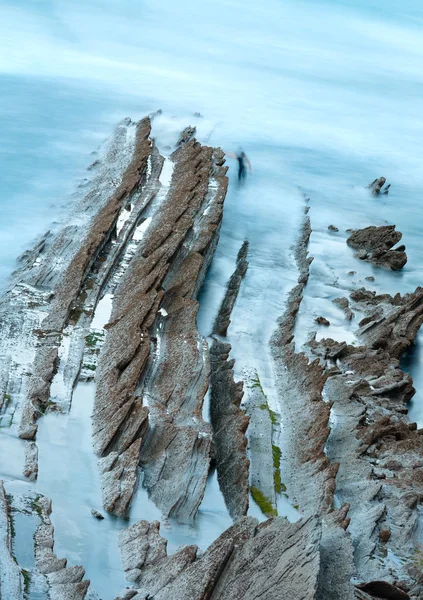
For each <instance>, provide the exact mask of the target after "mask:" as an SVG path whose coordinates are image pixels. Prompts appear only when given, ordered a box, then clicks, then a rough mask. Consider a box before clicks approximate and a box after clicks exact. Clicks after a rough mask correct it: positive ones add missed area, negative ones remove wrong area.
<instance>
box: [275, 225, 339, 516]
mask: <svg viewBox="0 0 423 600" xmlns="http://www.w3.org/2000/svg"><path fill="white" fill-rule="evenodd" d="M310 234H311V226H310V219H309V217H308V216H305V218H304V223H303V227H302V232H301V235H300V238H299V240H298V243H297V246H296V252H295V254H296V260H297V264H298V267H299V271H300V275H299V279H298V285H297V286H295V287H294V288H293V290H291V292H290V294H289V297H288V301H287V309H286V312H285V314H284V315H283V317H282V318H281V319H280V320H279V323H278V329H277V331H276V332H275V334H274V336H273V338H272V341H271V345H272V352H273V356H274V359H275V365H276V374H277V387H278V393H279V398H280V401H281V404H282V406H283V408H284V409H286V411H287V414H289V415H290V417H289V421H290V423H292V425H293V427H292V428H291V429H290V431H289V432H287V435H289V437H290V442H289V443H288V444H287V450H286V452H285V453H284V455H283V461H284V463H286V464H285V469H286V471H287V472H289V471H291V470H292V471H291V472H292V474H294V473H295V477H294V476H293V477H292V484H293V487H292V488H291V489H290V492H291V494H292V495H293V498H294V500H295V503H296V504H298V505H299V507H300V510H306V511H307V510H310V511H316V512H320V511H322V510H323V511H324V510H328V509H329V508H331V506H332V500H333V491H334V489H335V475H336V470H337V465H331V464H330V461H329V460H328V458H327V457H326V455H325V453H324V446H325V443H326V440H327V437H328V435H329V426H328V423H329V413H330V406H329V405H328V404H326V403H325V402H323V399H322V390H323V387H324V384H325V380H326V377H325V375H324V373H323V369H322V368H321V367H320V366H319V364H318V361H314V362H312V363H309V362H308V360H307V357H306V356H305V354H304V353H297V352H296V351H295V342H294V335H293V332H294V325H295V319H296V316H297V313H298V310H299V307H300V304H301V300H302V294H303V290H304V286H305V285H306V283H307V281H308V278H309V266H310V264H311V262H312V258H309V257H308V250H307V246H308V241H309V238H310ZM291 453H292V454H291Z"/></svg>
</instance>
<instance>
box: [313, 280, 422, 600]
mask: <svg viewBox="0 0 423 600" xmlns="http://www.w3.org/2000/svg"><path fill="white" fill-rule="evenodd" d="M351 298H352V300H353V301H354V302H355V303H356V306H357V308H359V309H360V311H361V312H364V313H365V314H367V316H366V317H365V318H364V319H363V320H362V321H361V323H360V325H361V328H360V329H359V330H358V332H357V335H358V338H359V340H360V341H361V342H362V343H363V345H362V346H360V347H355V346H351V345H347V344H346V343H339V342H335V341H333V340H330V339H328V340H321V341H320V342H316V341H311V342H310V344H309V348H310V350H311V352H312V354H313V355H314V356H319V357H320V360H321V364H322V365H324V368H325V370H326V372H327V374H328V376H329V378H328V380H327V383H326V387H325V392H326V394H327V396H328V398H329V399H330V400H333V401H334V403H333V406H332V420H333V421H334V422H335V423H336V427H335V428H334V429H333V431H332V433H331V436H330V438H329V441H328V444H327V452H328V454H329V455H330V457H331V459H332V460H336V461H337V462H339V465H340V467H339V471H338V474H337V478H336V495H337V498H338V501H339V502H347V503H348V504H349V506H350V509H349V517H350V519H351V522H350V526H349V529H348V530H349V532H350V535H351V539H352V542H353V545H354V563H355V568H356V576H357V577H358V578H359V579H360V580H361V581H362V582H363V584H367V583H369V585H368V586H367V587H366V585H364V586H363V587H362V588H361V589H362V591H365V592H366V593H368V592H370V591H371V590H372V589H374V590H376V589H381V586H379V588H378V586H376V585H370V583H371V582H382V583H383V582H385V584H386V586H385V587H386V589H388V587H389V586H391V588H392V589H393V588H397V587H398V588H399V589H400V591H398V592H397V595H392V596H383V595H381V596H380V597H398V598H399V597H404V593H407V594H409V597H410V598H421V597H422V595H423V575H422V572H421V568H420V566H419V565H420V558H419V557H420V553H421V546H420V545H419V538H418V535H416V534H417V532H418V531H419V528H420V526H421V525H420V519H421V507H420V501H421V498H423V483H422V482H423V437H422V433H423V431H422V430H418V429H417V425H416V424H415V423H410V421H409V419H408V416H407V404H408V402H409V401H410V399H411V398H412V397H413V395H414V393H415V390H414V388H413V382H412V379H411V377H410V376H409V375H408V374H406V373H404V372H403V371H402V370H401V369H400V363H399V359H400V358H401V355H402V354H403V353H404V352H405V351H406V350H407V348H408V347H409V345H410V344H411V343H412V341H413V340H414V338H415V336H416V333H417V331H418V329H419V328H420V326H421V324H422V322H423V289H422V288H417V290H416V291H415V292H414V293H412V294H405V295H404V296H400V295H399V294H397V295H396V296H394V297H391V296H389V295H388V294H383V295H376V294H375V293H374V292H369V291H366V290H364V289H362V290H357V291H355V292H353V293H352V294H351ZM392 593H394V592H392ZM401 593H402V594H403V595H402V596H401ZM375 595H376V596H377V594H376V593H375ZM363 597H364V596H363ZM378 597H379V596H378Z"/></svg>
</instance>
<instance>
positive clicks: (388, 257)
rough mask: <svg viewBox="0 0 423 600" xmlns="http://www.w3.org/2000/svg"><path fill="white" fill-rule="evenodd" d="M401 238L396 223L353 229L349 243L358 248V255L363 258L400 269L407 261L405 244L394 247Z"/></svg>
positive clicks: (382, 265)
mask: <svg viewBox="0 0 423 600" xmlns="http://www.w3.org/2000/svg"><path fill="white" fill-rule="evenodd" d="M401 238H402V233H400V232H399V231H396V230H395V225H382V226H380V227H373V226H372V227H366V228H364V229H357V230H355V231H353V233H352V234H351V235H350V237H349V238H348V239H347V244H348V245H349V246H351V248H354V249H356V250H357V253H356V256H357V257H358V258H360V259H361V260H365V261H367V262H371V263H373V264H374V265H377V266H381V267H388V268H390V269H392V270H393V271H399V270H400V269H402V268H403V267H404V265H405V264H406V263H407V255H406V253H405V246H400V247H398V248H393V246H395V244H397V243H398V242H399V241H400V239H401ZM392 248H393V249H392Z"/></svg>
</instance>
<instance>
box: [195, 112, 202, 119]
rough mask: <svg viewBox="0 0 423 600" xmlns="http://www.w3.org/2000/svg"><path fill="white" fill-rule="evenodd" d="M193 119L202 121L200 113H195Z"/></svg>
mask: <svg viewBox="0 0 423 600" xmlns="http://www.w3.org/2000/svg"><path fill="white" fill-rule="evenodd" d="M194 117H197V119H202V118H203V115H202V114H201V113H200V112H195V113H194Z"/></svg>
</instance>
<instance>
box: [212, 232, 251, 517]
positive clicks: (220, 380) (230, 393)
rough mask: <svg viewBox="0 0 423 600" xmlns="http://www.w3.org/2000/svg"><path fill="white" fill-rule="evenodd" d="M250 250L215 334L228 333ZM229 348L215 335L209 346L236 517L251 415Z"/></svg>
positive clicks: (217, 447) (222, 454)
mask: <svg viewBox="0 0 423 600" xmlns="http://www.w3.org/2000/svg"><path fill="white" fill-rule="evenodd" d="M247 252H248V242H244V243H243V245H242V247H241V249H240V251H239V253H238V257H237V264H236V269H235V272H234V273H233V275H232V276H231V278H230V280H229V282H228V286H227V289H226V293H225V296H224V298H223V300H222V304H221V306H220V309H219V312H218V315H217V318H216V321H215V324H214V329H213V333H214V334H220V335H226V332H227V329H228V326H229V323H230V316H231V313H232V309H233V307H234V305H235V301H236V298H237V296H238V292H239V289H240V287H241V282H242V278H243V277H244V275H245V273H246V270H247V267H248V263H247V260H246V257H247ZM230 351H231V346H230V344H227V343H224V342H222V341H220V340H219V339H217V338H216V337H213V343H212V346H211V349H210V419H211V425H212V433H213V443H214V454H215V461H216V468H217V477H218V481H219V486H220V489H221V490H222V493H223V496H224V498H225V503H226V506H227V507H228V510H229V514H230V515H231V517H232V518H233V519H237V518H238V517H241V516H242V515H246V514H247V510H248V497H249V464H250V463H249V460H248V458H247V454H246V447H247V439H246V437H245V431H246V429H247V427H248V423H249V418H248V417H247V416H246V415H245V412H244V411H243V410H242V409H241V408H240V403H241V400H242V397H243V395H244V391H243V382H242V381H240V382H237V383H235V380H234V370H233V367H234V364H235V361H234V360H229V353H230Z"/></svg>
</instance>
